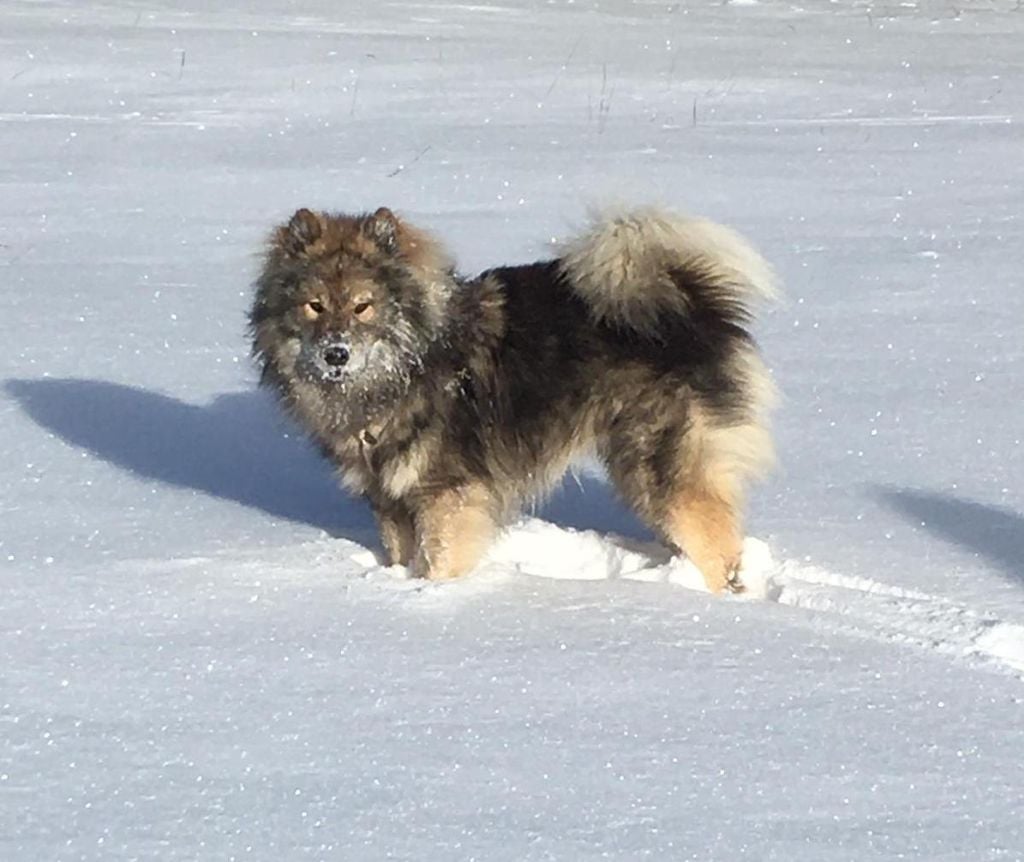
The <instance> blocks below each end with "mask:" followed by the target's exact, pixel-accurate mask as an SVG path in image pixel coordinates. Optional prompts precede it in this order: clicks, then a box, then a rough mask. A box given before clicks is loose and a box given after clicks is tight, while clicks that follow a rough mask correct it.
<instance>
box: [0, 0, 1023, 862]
mask: <svg viewBox="0 0 1024 862" xmlns="http://www.w3.org/2000/svg"><path fill="white" fill-rule="evenodd" d="M1022 38H1024V14H1022V13H1021V12H1020V10H1019V9H1018V8H1017V4H1016V3H1015V2H1013V0H1007V2H1002V0H979V2H975V3H969V4H966V3H965V4H953V3H947V2H942V0H934V2H928V3H923V2H922V3H898V4H897V3H886V2H851V3H846V4H843V3H827V2H820V0H808V2H802V3H799V4H797V3H788V2H778V0H759V2H756V3H750V2H747V3H740V2H735V0H734V2H729V3H723V4H703V3H691V2H682V3H667V2H665V3H663V2H640V0H637V2H628V0H587V2H549V3H528V2H525V0H506V2H503V3H501V4H491V3H475V4H471V5H470V4H460V3H428V2H382V3H379V4H355V3H350V4H341V3H336V2H327V0H307V2H303V3H294V2H285V0H254V2H248V3H239V2H234V3H218V4H208V3H199V2H196V0H186V2H175V3H170V2H168V0H151V2H148V3H146V4H130V5H126V6H124V7H123V8H120V7H118V6H117V5H116V4H78V3H72V2H69V0H64V2H61V0H52V2H49V1H48V2H28V0H12V2H8V3H6V4H5V5H4V7H3V9H2V11H0V45H2V50H0V81H2V82H3V85H2V86H3V94H4V98H3V106H2V112H0V152H2V153H3V156H4V157H3V160H2V163H0V184H2V189H3V193H2V194H0V272H2V274H3V286H4V289H3V290H2V291H0V339H2V342H0V343H2V344H3V348H2V350H0V363H2V365H0V380H2V381H3V383H2V387H0V434H2V439H3V440H4V443H5V452H6V457H5V458H4V459H3V462H2V463H0V477H2V478H0V858H2V859H11V860H30V859H33V860H34V859H48V860H72V859H74V860H80V859H103V860H108V859H125V860H127V859H169V860H171V859H182V860H184V859H197V858H202V859H206V858H210V859H275V860H276V859H384V858H392V859H422V858H424V857H425V856H427V855H429V854H434V855H436V856H438V857H439V858H443V859H460V860H461V859H465V860H469V859H486V860H509V862H512V860H515V862H523V860H554V859H578V860H589V859H629V860H633V859H644V858H647V859H673V860H674V859H722V858H729V859H733V858H740V859H747V858H748V859H779V860H805V859H806V860H846V859H858V860H869V859H896V858H914V859H930V860H961V859H964V860H966V859H970V860H999V859H1016V858H1020V857H1021V856H1022V855H1024V827H1022V826H1021V820H1020V799H1021V797H1022V792H1024V766H1022V765H1021V758H1020V751H1021V750H1022V745H1024V721H1022V704H1021V698H1022V695H1024V691H1022V689H1021V675H1022V672H1024V562H1022V560H1024V514H1022V513H1024V492H1022V487H1024V483H1022V482H1021V477H1022V466H1024V456H1022V452H1024V449H1022V444H1021V438H1022V422H1021V408H1020V403H1021V397H1022V394H1024V388H1022V384H1021V382H1020V381H1021V380H1022V379H1024V348H1022V341H1021V330H1022V323H1024V291H1022V290H1021V275H1020V273H1021V271H1022V270H1024V253H1022V251H1021V248H1022V247H1024V243H1022V240H1024V229H1022V225H1024V222H1022V218H1021V202H1022V198H1021V191H1020V189H1021V188H1024V162H1022V160H1021V158H1020V153H1021V151H1022V150H1021V147H1022V143H1024V141H1022V139H1021V131H1020V129H1021V118H1022V116H1024V95H1022V93H1024V89H1022V87H1021V84H1022V75H1024V52H1021V50H1020V45H1021V43H1022ZM615 201H622V202H626V203H647V202H660V203H665V204H671V205H674V206H677V207H679V208H681V209H683V210H686V211H690V212H694V213H699V214H702V215H706V216H709V217H711V218H714V219H717V220H720V221H723V222H725V223H728V224H730V225H733V226H735V227H736V228H738V229H739V230H741V231H743V232H744V233H745V234H747V235H749V236H750V237H752V238H753V239H754V241H755V242H756V243H757V244H758V245H759V246H760V247H761V248H762V250H763V251H764V252H765V254H766V256H767V257H768V258H769V259H770V260H771V261H772V263H773V264H774V265H775V267H776V269H777V270H778V272H779V274H780V276H781V277H782V281H783V284H784V287H785V294H786V299H785V300H784V301H783V302H782V303H781V304H780V305H778V306H777V307H776V308H775V309H774V310H772V311H770V312H769V313H767V314H766V315H765V316H764V317H763V319H762V321H761V323H760V325H759V326H758V330H757V333H758V336H759V338H760V341H761V343H762V345H763V348H764V351H765V354H766V356H767V358H768V361H769V363H770V365H771V366H772V369H773V371H774V373H775V375H776V377H777V379H778V381H779V383H780V385H781V388H782V390H783V392H784V395H785V398H784V403H783V406H782V408H781V409H780V411H779V414H778V422H777V427H778V440H779V448H780V455H781V467H780V470H779V471H778V472H777V473H776V475H775V476H774V477H773V478H772V479H771V480H770V481H769V482H768V483H767V484H766V485H764V486H763V487H762V488H760V489H759V490H758V491H757V492H756V493H755V495H754V499H753V500H752V503H751V512H750V523H749V536H750V537H749V538H748V540H747V545H746V551H745V561H744V566H745V571H744V577H745V579H746V580H747V582H748V583H749V584H750V586H751V590H750V593H749V594H748V595H746V596H743V597H736V598H721V597H713V596H709V595H707V594H706V593H704V592H702V591H701V590H700V581H699V579H697V578H696V572H695V571H694V570H693V568H692V566H690V564H688V563H687V562H686V561H684V560H673V559H671V558H670V557H669V556H668V555H667V554H666V553H665V552H664V551H663V550H662V549H660V548H659V547H658V546H657V545H655V544H653V543H652V541H651V537H650V536H649V535H647V534H646V533H645V532H644V530H643V529H642V528H641V527H640V526H639V525H638V524H637V522H636V521H635V520H634V519H633V518H632V517H631V516H629V515H628V514H626V513H625V512H624V511H623V510H622V509H621V508H620V506H619V505H618V503H617V502H616V501H615V500H614V499H613V497H612V495H611V493H610V492H609V491H608V489H607V487H606V486H605V485H604V483H603V482H602V481H601V480H600V478H599V477H598V476H595V475H594V474H593V473H592V472H590V471H588V470H587V469H586V468H584V469H583V470H582V472H581V473H580V475H579V476H578V477H575V478H573V477H570V478H569V479H568V480H567V482H566V484H565V486H564V488H563V489H562V491H561V492H560V493H559V494H557V495H556V497H555V498H554V499H553V500H552V501H550V502H549V503H548V504H546V505H545V506H543V507H541V508H540V509H539V510H538V511H535V512H527V513H525V514H524V517H523V519H522V521H521V522H519V523H518V524H516V525H515V526H514V527H513V528H512V529H510V530H509V531H508V532H507V534H506V535H505V536H503V538H502V539H501V541H500V542H499V543H498V545H497V546H496V547H495V548H494V549H493V550H492V552H491V554H490V556H489V558H488V561H487V563H486V564H485V565H484V566H483V567H482V569H481V571H480V572H479V573H478V574H476V575H474V576H473V577H471V578H469V579H466V580H465V581H461V582H458V583H453V584H443V585H437V584H428V583H423V582H417V581H412V580H409V579H408V578H407V577H406V576H405V573H404V571H402V570H400V569H390V568H386V567H383V566H381V565H380V564H379V562H378V557H377V554H378V553H379V546H378V543H377V540H376V537H375V534H374V531H373V526H372V522H371V519H370V517H369V513H368V512H367V511H366V509H365V507H364V506H363V505H362V504H360V503H358V502H356V501H353V500H351V499H349V498H347V497H346V496H345V495H344V494H343V492H341V491H340V490H339V489H338V488H337V487H336V485H335V483H334V482H333V481H332V479H331V477H330V475H329V471H328V470H327V469H326V468H325V467H324V465H323V464H322V463H321V462H320V461H319V459H318V458H317V457H316V455H315V454H314V453H313V451H312V450H311V448H310V447H309V446H308V445H306V444H305V443H304V442H303V441H302V439H301V437H300V435H298V434H297V432H296V431H295V430H294V429H293V428H291V427H290V426H288V425H287V423H285V421H284V420H283V419H282V418H281V417H280V416H279V415H278V413H277V411H276V409H275V408H274V405H272V404H271V403H269V401H268V399H267V398H266V397H265V396H264V395H262V394H260V393H258V392H256V391H255V375H254V372H253V369H252V367H251V365H250V363H249V361H248V358H247V345H246V343H245V338H244V314H245V311H246V307H247V302H248V297H249V283H250V280H251V279H252V277H253V275H254V272H255V268H256V266H257V258H256V252H257V251H258V249H259V244H260V241H261V238H262V236H263V235H264V233H265V232H266V230H267V228H268V227H269V225H271V224H273V223H275V222H276V221H279V220H281V219H282V218H284V217H287V216H288V215H289V214H290V213H291V212H292V211H293V210H294V209H295V208H296V207H298V206H312V207H318V206H322V207H328V208H338V209H365V208H373V207H376V206H379V205H387V206H390V207H392V208H394V209H396V210H397V211H399V212H402V213H404V214H406V215H408V216H409V217H410V218H412V219H414V220H417V221H418V222H419V223H421V224H423V225H424V226H426V227H429V228H430V229H432V230H434V231H436V232H437V233H438V234H439V235H441V236H443V237H445V238H446V239H448V240H449V241H450V243H451V245H452V247H453V249H454V251H455V252H456V253H457V255H458V257H459V259H460V261H461V262H462V266H463V268H464V269H465V270H467V271H472V270H474V269H476V268H480V267H483V266H487V265H492V264H494V263H497V262H505V261H519V260H529V259H533V258H535V257H537V256H540V255H543V254H545V253H546V251H547V249H548V248H549V243H550V241H551V240H552V239H554V238H564V237H565V236H567V235H569V234H571V232H572V229H573V227H574V225H578V224H579V223H581V222H582V220H583V216H584V213H585V211H586V209H587V207H588V206H590V205H602V204H605V203H609V202H615Z"/></svg>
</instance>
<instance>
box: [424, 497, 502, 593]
mask: <svg viewBox="0 0 1024 862" xmlns="http://www.w3.org/2000/svg"><path fill="white" fill-rule="evenodd" d="M492 506H493V503H492V500H491V497H490V495H489V494H488V492H487V490H486V489H485V488H484V487H483V486H482V485H470V486H467V487H463V488H458V489H454V490H449V491H443V492H441V493H440V494H437V495H436V496H435V497H434V498H433V499H431V500H430V501H429V502H427V503H426V505H425V506H424V507H423V509H422V510H421V511H420V513H419V515H418V517H417V519H416V532H417V543H418V546H419V552H418V554H417V555H416V559H415V561H414V562H413V571H414V573H415V574H416V575H417V576H419V577H423V578H429V579H430V580H434V581H442V580H450V579H452V578H461V577H462V576H463V575H466V574H468V573H469V572H470V571H472V569H473V568H474V567H475V566H476V564H477V563H478V562H480V559H481V557H483V555H484V553H485V552H486V551H487V547H488V545H490V543H491V541H492V539H493V538H494V534H495V531H496V524H495V519H494V516H493V514H492Z"/></svg>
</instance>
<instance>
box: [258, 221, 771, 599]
mask: <svg viewBox="0 0 1024 862" xmlns="http://www.w3.org/2000/svg"><path fill="white" fill-rule="evenodd" d="M773 289H774V277H773V274H772V271H771V269H770V267H769V266H768V264H767V263H766V262H765V261H764V260H763V258H762V257H761V256H760V255H759V254H758V253H757V252H756V251H754V250H753V248H751V246H750V245H749V244H748V243H747V242H746V241H745V240H744V239H742V238H741V237H740V236H738V235H737V234H736V233H734V232H733V231H731V230H730V229H728V228H726V227H723V226H721V225H718V224H715V223H713V222H709V221H705V220H698V219H691V218H685V217H682V216H678V215H674V214H671V213H669V212H665V211H660V210H656V209H643V210H635V211H627V212H623V213H621V214H618V215H610V216H606V217H603V218H598V219H595V220H594V221H593V222H592V223H591V224H590V225H589V226H588V227H587V229H586V230H584V231H583V232H582V233H581V234H580V235H579V236H577V237H576V238H575V239H572V240H570V241H568V242H567V243H564V244H563V245H562V246H561V247H560V248H559V249H558V252H557V255H556V256H555V257H554V258H553V259H551V260H545V261H541V262H538V263H531V264H526V265H520V266H506V267H498V268H495V269H491V270H488V271H486V272H484V273H482V274H480V275H478V276H476V277H475V278H467V277H463V276H461V275H459V274H457V272H456V270H455V268H454V266H453V262H452V259H451V257H450V256H449V255H448V253H447V252H446V251H445V249H444V247H443V246H442V245H441V244H440V243H439V242H438V241H437V240H435V239H434V238H433V237H432V236H431V235H430V234H428V233H426V232H424V231H423V230H420V229H419V228H417V227H414V226H413V225H411V224H410V223H409V222H408V221H406V220H405V219H403V218H400V217H398V216H396V215H395V214H394V213H393V212H392V211H391V210H389V209H387V208H385V207H382V208H380V209H378V210H377V211H376V212H373V213H363V214H358V215H345V214H335V213H327V212H313V211H311V210H308V209H300V210H298V211H297V212H296V213H295V214H294V215H293V216H292V218H291V220H290V221H288V223H287V224H283V225H281V226H279V227H277V228H275V229H274V231H273V232H272V234H271V236H270V238H269V241H268V243H267V247H266V251H265V258H264V261H263V266H262V271H261V273H260V275H259V277H258V279H257V281H256V284H255V297H254V300H253V303H252V307H251V311H250V314H249V323H250V334H251V337H252V343H253V353H254V356H255V357H256V360H257V363H258V364H259V365H260V366H261V369H262V376H261V383H262V384H263V385H265V386H268V387H269V388H270V389H272V390H273V391H274V392H275V393H276V394H277V395H278V396H279V399H280V401H281V402H282V404H283V405H284V407H285V409H286V410H287V411H288V412H289V413H291V415H292V416H294V417H295V418H296V419H297V420H298V422H299V424H300V425H301V426H302V427H303V428H304V429H305V431H306V432H308V434H309V435H310V436H311V437H312V439H313V440H314V441H315V442H316V443H317V444H318V445H319V447H320V449H321V450H322V452H323V454H324V455H325V456H326V458H327V459H328V460H329V461H331V462H332V463H333V464H334V465H335V466H336V467H337V470H338V472H339V475H340V478H341V480H342V482H343V483H344V484H345V485H346V486H347V487H348V488H349V489H350V490H351V491H353V492H355V493H358V494H361V495H364V496H365V498H366V499H367V500H368V501H369V503H370V505H371V506H372V508H373V511H374V514H375V516H376V519H377V522H378V525H379V528H380V535H381V540H382V544H383V546H384V549H385V552H386V555H387V558H388V560H389V561H390V563H391V564H392V565H408V566H411V569H412V573H413V574H414V575H416V576H419V577H424V578H431V579H448V578H457V577H461V576H463V575H466V574H467V573H469V572H471V571H472V570H473V568H474V567H475V566H476V565H477V564H478V563H479V561H480V560H481V558H482V557H483V555H484V553H485V552H486V550H487V548H488V545H489V543H490V542H491V541H492V538H493V537H494V536H495V534H496V531H498V530H499V529H500V527H501V526H502V525H503V524H504V523H506V522H507V520H508V519H509V518H510V517H511V516H513V515H514V514H515V513H516V512H517V510H518V509H519V507H520V506H521V504H522V503H523V502H524V501H527V500H530V499H535V498H537V497H538V496H540V495H543V494H544V493H545V492H546V491H547V490H549V489H551V488H552V487H553V486H554V485H556V484H557V483H558V482H559V480H560V479H561V478H562V476H563V475H564V473H565V472H566V470H567V469H568V468H569V467H570V466H571V465H572V463H573V462H574V461H577V460H578V459H580V458H583V457H588V456H590V457H593V456H596V457H597V458H598V459H599V460H600V461H601V462H603V464H604V466H605V467H606V469H607V473H608V476H609V478H610V480H611V482H612V483H613V485H614V486H615V488H616V489H617V490H618V492H619V494H620V495H621V496H622V498H623V499H624V501H625V502H626V503H627V504H628V505H630V506H631V507H632V508H633V509H634V510H635V512H636V513H637V515H638V516H639V517H640V518H641V519H642V520H643V521H644V522H645V523H646V524H647V525H649V526H650V528H651V529H652V530H653V531H654V532H655V533H656V534H657V535H658V536H659V537H660V538H661V539H662V540H663V541H664V542H666V543H667V544H669V545H670V546H672V547H674V548H675V549H677V550H679V551H682V552H683V553H685V554H686V556H687V557H688V558H689V559H690V560H692V561H693V563H694V564H695V565H696V566H697V567H698V568H699V569H700V571H701V573H702V574H703V576H704V580H705V582H706V585H707V588H708V589H709V590H710V591H712V592H716V593H717V592H721V591H723V590H729V591H734V592H736V591H741V590H742V589H743V586H742V583H741V581H740V579H739V576H738V568H739V564H740V555H741V544H742V538H743V532H742V527H741V517H742V509H743V501H744V492H745V488H746V487H747V484H748V482H749V481H750V480H751V479H753V478H755V477H758V476H759V475H761V474H762V473H763V472H764V471H765V469H766V468H767V467H768V466H770V464H771V463H772V459H773V454H772V441H771V436H770V433H769V429H768V414H769V411H770V408H771V406H772V404H773V400H774V386H773V383H772V381H771V378H770V376H769V374H768V372H767V370H766V368H765V366H764V364H763V362H762V360H761V358H760V355H759V353H758V351H757V348H756V346H755V343H754V341H753V339H752V337H751V335H750V333H749V330H748V326H749V323H750V322H751V315H752V306H753V305H754V303H755V302H756V301H757V300H759V299H762V298H768V297H770V296H771V295H772V293H773Z"/></svg>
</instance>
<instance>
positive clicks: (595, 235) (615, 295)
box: [560, 209, 775, 335]
mask: <svg viewBox="0 0 1024 862" xmlns="http://www.w3.org/2000/svg"><path fill="white" fill-rule="evenodd" d="M560 260H561V267H562V272H563V274H564V275H565V276H566V278H567V279H568V282H569V284H570V285H571V287H572V289H573V290H574V291H575V292H576V293H577V295H579V297H580V298H581V299H583V301H584V302H586V303H587V305H589V306H590V309H591V311H592V313H593V315H594V317H595V319H596V320H599V321H602V322H605V323H609V324H612V325H617V326H620V327H625V328H628V329H632V330H634V331H636V332H639V333H643V334H650V335H655V334H657V333H658V332H659V331H662V330H663V329H665V328H666V326H668V325H671V324H673V323H676V324H678V323H679V322H680V319H681V318H683V319H685V318H693V319H694V322H696V321H697V319H698V318H699V319H700V320H702V321H703V322H704V323H708V322H711V321H716V320H717V321H720V322H723V323H729V324H735V325H737V326H743V325H744V324H746V323H747V322H749V320H750V316H751V305H752V304H753V303H754V302H755V301H756V300H758V299H767V298H771V297H773V296H774V295H775V277H774V275H773V273H772V270H771V267H770V266H769V265H768V263H767V262H766V261H765V260H764V258H762V257H761V255H760V254H758V253H757V252H756V251H755V250H754V249H753V248H752V247H751V246H750V245H749V244H748V243H747V241H746V240H745V239H743V238H742V237H741V236H740V235H739V234H737V233H736V232H734V231H732V230H730V229H729V228H727V227H724V226H723V225H720V224H715V223H714V222H710V221H705V220H703V219H693V218H685V217H682V216H678V215H673V214H671V213H666V212H663V211H660V210H655V209H645V210H637V211H633V212H629V213H625V214H621V215H615V216H611V217H605V218H602V219H599V220H597V221H595V222H594V224H593V225H592V226H591V227H590V228H589V230H587V231H586V232H585V233H583V234H582V235H581V236H580V237H578V238H576V239H575V240H573V241H571V242H569V243H568V245H567V246H565V248H564V249H563V251H562V254H561V257H560Z"/></svg>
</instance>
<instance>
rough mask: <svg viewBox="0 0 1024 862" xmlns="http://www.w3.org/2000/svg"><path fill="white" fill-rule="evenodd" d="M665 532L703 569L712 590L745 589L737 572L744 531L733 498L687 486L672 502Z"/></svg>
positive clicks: (708, 585) (737, 590) (735, 590)
mask: <svg viewBox="0 0 1024 862" xmlns="http://www.w3.org/2000/svg"><path fill="white" fill-rule="evenodd" d="M664 532H665V534H666V535H667V536H668V538H669V540H670V541H671V542H673V543H674V544H675V545H677V546H678V547H679V548H681V549H682V550H683V552H684V553H685V554H686V556H687V557H689V558H690V560H692V561H693V563H694V565H696V566H697V568H698V569H700V571H701V574H702V575H703V576H704V583H705V584H706V586H707V588H708V590H709V591H710V592H712V593H720V592H722V591H723V590H730V591H731V592H741V591H742V590H743V586H742V584H740V582H739V580H738V578H737V576H736V570H737V568H738V566H739V562H740V554H741V552H742V542H743V538H742V536H743V534H742V531H741V529H740V525H739V521H738V517H737V514H736V507H735V505H734V504H733V503H732V501H730V500H728V499H724V498H723V497H721V496H719V495H717V494H715V493H714V492H712V491H708V490H700V489H690V488H687V489H686V490H684V491H682V492H681V493H680V494H679V496H678V497H677V499H676V500H675V501H674V503H673V504H672V505H671V508H670V509H669V512H668V514H667V516H666V518H665V524H664Z"/></svg>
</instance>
